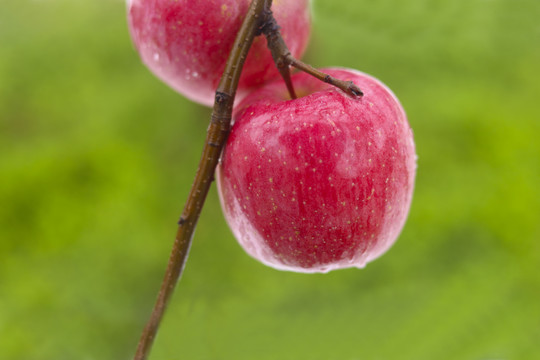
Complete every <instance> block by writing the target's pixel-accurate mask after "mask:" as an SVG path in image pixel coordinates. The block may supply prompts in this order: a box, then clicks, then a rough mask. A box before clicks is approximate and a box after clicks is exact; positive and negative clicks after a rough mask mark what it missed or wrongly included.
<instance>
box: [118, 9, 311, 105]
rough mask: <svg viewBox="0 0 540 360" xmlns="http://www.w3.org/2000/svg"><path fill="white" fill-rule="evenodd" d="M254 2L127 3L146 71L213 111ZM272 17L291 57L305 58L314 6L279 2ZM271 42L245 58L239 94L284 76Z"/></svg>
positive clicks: (260, 40)
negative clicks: (220, 81)
mask: <svg viewBox="0 0 540 360" xmlns="http://www.w3.org/2000/svg"><path fill="white" fill-rule="evenodd" d="M249 3H250V0H219V1H216V0H197V1H195V0H127V5H128V26H129V30H130V33H131V37H132V39H133V42H134V44H135V46H136V48H137V50H138V52H139V54H140V56H141V59H142V61H143V62H144V63H145V64H146V66H147V67H148V68H149V69H150V70H151V71H152V72H153V73H154V74H155V75H156V76H157V77H158V78H160V79H161V80H162V81H164V82H165V83H166V84H168V85H169V86H170V87H172V88H173V89H175V90H176V91H178V92H179V93H181V94H183V95H184V96H186V97H187V98H189V99H191V100H193V101H196V102H198V103H201V104H203V105H208V106H212V104H213V103H214V96H215V91H216V88H217V85H218V83H219V80H220V78H221V75H222V73H223V70H224V68H225V63H226V61H227V58H228V56H229V52H230V51H231V48H232V46H233V43H234V40H235V37H236V33H237V32H238V30H239V29H240V26H241V24H242V21H243V19H244V17H245V15H246V13H247V9H248V7H249ZM272 11H273V13H274V16H275V18H276V20H277V21H278V23H279V25H280V26H281V34H282V36H283V38H284V40H285V42H286V43H287V45H288V47H289V49H290V51H291V54H293V55H294V56H295V57H296V58H300V57H301V56H302V54H303V53H304V50H305V49H306V46H307V43H308V40H309V32H310V25H311V24H310V21H311V20H310V8H309V0H274V2H273V5H272ZM266 46H267V45H266V39H265V38H264V37H263V36H259V37H257V38H256V39H255V41H254V42H253V45H252V48H251V50H250V52H249V54H248V57H247V58H246V63H245V65H244V68H243V72H242V76H241V78H240V82H239V85H238V90H237V94H236V98H237V100H240V99H241V98H242V97H243V96H245V95H246V94H247V93H248V92H249V91H251V90H252V89H254V88H256V87H259V86H261V85H262V84H263V83H264V82H266V81H268V80H269V79H272V78H274V77H276V76H279V73H278V71H277V69H276V66H275V65H274V62H273V59H272V56H271V54H270V51H269V50H268V49H267V48H266Z"/></svg>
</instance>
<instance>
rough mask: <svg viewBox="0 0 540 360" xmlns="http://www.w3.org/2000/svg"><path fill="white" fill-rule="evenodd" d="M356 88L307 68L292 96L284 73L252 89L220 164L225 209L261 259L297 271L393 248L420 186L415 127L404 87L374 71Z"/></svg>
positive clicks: (344, 75)
mask: <svg viewBox="0 0 540 360" xmlns="http://www.w3.org/2000/svg"><path fill="white" fill-rule="evenodd" d="M322 71H324V72H326V73H328V74H330V75H332V76H334V77H336V78H338V79H342V80H352V81H353V82H354V83H355V84H356V85H358V86H359V87H360V89H362V91H363V92H364V96H363V97H356V98H354V97H351V96H349V95H346V94H345V93H344V92H343V91H341V90H339V89H337V88H334V87H332V86H330V85H328V84H326V83H323V82H321V81H319V80H317V79H315V78H313V77H311V76H309V75H307V74H305V73H299V74H295V75H294V76H293V79H292V80H293V83H294V85H295V87H296V89H297V92H298V94H302V95H303V96H302V97H300V98H298V99H295V100H289V98H288V94H287V90H286V88H285V85H284V84H283V82H282V81H275V82H273V83H269V84H267V85H265V86H264V87H263V88H261V89H259V90H257V91H255V92H253V93H252V94H250V95H248V96H247V97H246V98H245V99H244V101H243V102H242V103H241V104H239V106H238V107H237V108H236V109H235V114H234V121H235V122H234V125H233V127H232V129H231V133H230V136H229V138H228V140H227V144H226V146H225V149H224V152H223V154H222V158H221V161H220V164H219V165H218V168H217V176H216V179H217V184H218V192H219V196H220V200H221V205H222V208H223V211H224V214H225V218H226V220H227V222H228V224H229V226H230V228H231V229H232V232H233V234H234V235H235V237H236V239H237V240H238V242H239V243H240V245H241V246H242V247H243V248H244V249H245V251H246V252H247V253H248V254H250V255H251V256H252V257H254V258H255V259H258V260H260V261H261V262H263V263H264V264H266V265H269V266H271V267H274V268H277V269H281V270H290V271H297V272H306V273H310V272H328V271H330V270H334V269H341V268H348V267H359V268H361V267H364V266H365V264H366V263H367V262H369V261H371V260H373V259H375V258H377V257H378V256H380V255H381V254H383V253H384V252H385V251H387V250H388V248H389V247H390V246H391V245H392V244H393V243H394V242H395V240H396V238H397V237H398V235H399V233H400V232H401V229H402V228H403V226H404V223H405V220H406V217H407V214H408V211H409V207H410V205H411V199H412V194H413V187H414V179H415V172H416V155H415V145H414V141H413V134H412V131H411V128H410V126H409V123H408V122H407V118H406V116H405V112H404V110H403V108H402V106H401V105H400V103H399V101H398V100H397V98H396V97H395V96H394V94H393V93H392V92H391V91H390V90H389V89H388V88H387V87H386V86H385V85H383V84H382V83H381V82H380V81H378V80H377V79H375V78H373V77H371V76H369V75H366V74H364V73H361V72H358V71H355V70H350V69H339V68H330V69H323V70H322Z"/></svg>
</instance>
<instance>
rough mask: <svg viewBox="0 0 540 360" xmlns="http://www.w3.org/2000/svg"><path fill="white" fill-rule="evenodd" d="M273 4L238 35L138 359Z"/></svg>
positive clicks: (256, 8) (265, 0) (263, 0)
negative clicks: (249, 57) (246, 63)
mask: <svg viewBox="0 0 540 360" xmlns="http://www.w3.org/2000/svg"><path fill="white" fill-rule="evenodd" d="M271 3H272V0H252V2H251V5H250V7H249V10H248V13H247V15H246V17H245V19H244V22H243V23H242V27H241V28H240V31H239V32H238V34H237V36H236V40H235V43H234V45H233V49H232V51H231V54H230V55H229V59H228V61H227V65H226V67H225V71H224V73H223V76H222V78H221V82H220V83H219V86H218V88H217V91H216V98H215V102H214V108H213V111H212V119H211V121H210V126H209V127H208V132H207V135H206V143H205V146H204V148H203V152H202V156H201V160H200V163H199V168H198V169H197V174H196V175H195V180H194V181H193V185H192V187H191V190H190V193H189V196H188V199H187V202H186V205H185V207H184V211H183V212H182V216H181V217H180V220H179V221H178V232H177V234H176V238H175V241H174V245H173V249H172V252H171V255H170V258H169V263H168V265H167V269H166V271H165V277H164V279H163V283H162V284H161V288H160V290H159V294H158V298H157V300H156V303H155V305H154V309H153V311H152V314H151V316H150V319H149V321H148V323H147V324H146V327H145V328H144V330H143V333H142V335H141V338H140V340H139V344H138V347H137V352H136V354H135V357H134V360H145V359H147V357H148V354H149V352H150V348H151V347H152V343H153V341H154V338H155V336H156V333H157V330H158V327H159V324H160V322H161V319H162V317H163V314H164V312H165V309H166V307H167V304H168V302H169V299H170V298H171V295H172V293H173V290H174V287H175V285H176V283H177V282H178V279H179V278H180V275H181V274H182V270H183V268H184V265H185V262H186V259H187V255H188V252H189V248H190V246H191V239H192V237H193V232H194V230H195V226H196V224H197V221H198V219H199V216H200V214H201V210H202V206H203V204H204V201H205V199H206V195H207V194H208V190H209V189H210V185H211V183H212V181H213V178H214V172H215V169H216V166H217V163H218V160H219V156H220V154H221V150H222V149H223V146H224V145H225V141H226V140H227V136H228V134H229V131H230V124H231V116H232V107H233V103H234V97H235V94H236V89H237V87H238V80H239V78H240V74H241V72H242V68H243V66H244V61H245V59H246V56H247V53H248V51H249V49H250V47H251V44H252V42H253V39H254V37H255V36H256V35H257V33H258V29H259V28H260V22H261V19H262V16H261V14H262V13H263V10H264V9H265V8H266V9H269V8H270V6H271Z"/></svg>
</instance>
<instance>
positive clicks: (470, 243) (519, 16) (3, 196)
mask: <svg viewBox="0 0 540 360" xmlns="http://www.w3.org/2000/svg"><path fill="white" fill-rule="evenodd" d="M313 7H314V13H315V21H314V26H313V36H312V42H311V45H310V49H309V52H308V54H307V60H308V61H309V62H311V63H312V64H314V65H316V66H329V65H340V66H347V67H353V68H358V69H360V70H363V71H365V72H368V73H371V74H373V75H375V76H376V77H378V78H380V79H382V80H383V81H384V82H385V83H387V84H388V85H389V86H390V87H391V88H392V89H393V90H394V91H395V93H396V94H397V95H398V96H399V98H400V99H401V101H402V103H403V104H404V107H405V109H406V110H407V112H408V115H409V120H410V123H411V125H412V127H413V129H414V132H415V138H416V143H417V151H418V155H419V161H418V165H419V168H418V177H417V183H416V193H415V198H414V201H413V206H412V209H411V213H410V216H409V221H408V223H407V225H406V227H405V229H404V231H403V233H402V235H401V237H400V239H399V241H398V242H397V243H396V245H395V246H394V247H393V248H392V250H391V251H390V252H389V253H387V254H386V255H385V256H383V257H382V258H380V259H378V260H377V261H375V262H373V263H371V264H369V265H368V266H367V268H365V269H363V270H353V269H351V270H342V271H336V272H333V273H330V274H326V275H304V274H295V273H288V272H280V271H276V270H273V269H270V268H267V267H265V266H263V265H261V264H259V263H257V262H256V261H255V260H253V259H251V258H250V257H248V256H247V255H246V254H245V253H244V252H243V250H242V249H241V248H240V247H239V246H238V245H237V243H236V241H235V240H234V239H233V237H232V235H231V233H230V231H229V230H228V229H227V227H226V224H225V222H224V219H223V217H222V214H221V210H220V207H219V203H218V199H217V196H216V193H215V189H212V191H211V194H210V196H209V199H208V202H207V205H206V207H205V209H204V211H203V214H202V218H201V221H200V223H199V227H198V229H197V232H196V234H195V239H194V242H193V247H192V249H191V256H190V258H189V261H188V263H187V267H186V272H185V273H184V276H183V279H182V281H181V283H180V284H179V286H178V288H177V291H176V293H175V296H174V298H173V299H172V303H171V306H170V308H169V311H168V313H167V314H166V318H165V320H164V323H163V325H162V327H161V330H160V333H159V336H158V338H157V340H156V342H155V346H154V350H153V353H152V356H151V359H163V360H174V359H201V360H202V359H260V360H273V359H282V360H297V359H310V360H379V359H387V360H398V359H399V360H408V359H411V360H413V359H414V360H422V359H426V360H428V359H429V360H432V359H460V360H462V359H479V360H480V359H481V360H509V359H515V360H518V359H540V347H539V345H538V341H539V339H540V269H539V265H540V245H539V240H540V225H539V223H540V140H539V135H540V100H539V97H540V25H539V24H540V23H539V19H540V2H539V1H538V0H453V1H442V0H400V1H398V0H380V1H375V2H374V1H367V0H355V1H336V0H316V1H315V2H314V5H313ZM209 114H210V112H209V110H208V109H206V108H203V107H201V106H198V105H195V104H192V103H190V102H189V101H187V100H185V99H184V98H182V97H181V96H179V95H177V94H176V93H174V92H173V91H171V90H169V89H168V88H167V87H166V86H165V85H163V84H162V83H161V82H160V81H158V80H157V79H156V78H154V77H153V76H152V75H151V74H150V73H149V72H148V71H147V70H146V69H145V68H144V67H143V66H142V64H141V62H140V60H139V58H138V55H137V54H136V53H135V51H134V50H133V47H132V45H131V41H130V39H129V36H128V32H127V26H126V20H125V3H124V2H123V1H121V0H115V1H112V0H93V1H90V0H87V1H69V0H42V1H37V0H33V1H30V0H2V1H1V2H0V359H2V360H19V359H20V360H34V359H36V360H37V359H51V360H63V359H82V360H87V359H88V360H90V359H99V360H101V359H129V358H130V357H131V356H132V354H133V352H134V349H135V346H136V343H137V340H138V337H139V334H140V331H141V329H142V327H143V325H144V323H145V321H146V319H147V318H148V315H149V312H150V309H151V307H152V305H153V302H154V299H155V296H156V293H157V290H158V288H159V284H160V282H161V279H162V275H163V272H164V268H165V265H166V262H167V258H168V254H169V251H170V248H171V246H172V240H173V237H174V234H175V232H176V225H175V224H176V220H177V218H178V216H179V214H180V211H181V209H182V207H183V202H184V200H185V198H186V195H187V192H188V189H189V186H190V185H191V181H192V178H193V174H194V171H195V169H196V166H197V163H198V160H199V152H200V149H201V147H202V143H203V138H204V135H205V131H206V126H207V122H208V119H209Z"/></svg>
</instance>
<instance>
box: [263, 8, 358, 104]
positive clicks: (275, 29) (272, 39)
mask: <svg viewBox="0 0 540 360" xmlns="http://www.w3.org/2000/svg"><path fill="white" fill-rule="evenodd" d="M264 17H265V19H264V22H263V25H262V26H261V32H262V33H263V34H264V36H266V41H267V42H268V48H269V49H270V52H271V53H272V57H273V58H274V62H275V64H276V66H277V68H278V69H279V71H280V73H281V75H282V77H283V80H284V81H285V84H286V85H287V89H289V93H290V94H291V98H293V99H294V98H296V95H295V94H294V89H293V85H292V83H291V79H290V72H289V66H293V67H295V68H297V69H299V70H301V71H304V72H306V73H308V74H310V75H312V76H314V77H316V78H317V79H319V80H321V81H324V82H326V83H328V84H330V85H333V86H335V87H337V88H339V89H341V90H343V91H344V92H346V93H347V94H349V95H351V96H363V95H364V93H363V92H362V90H360V88H359V87H358V86H357V85H355V84H354V83H353V82H352V81H344V80H340V79H336V78H335V77H333V76H330V75H328V74H325V73H323V72H322V71H319V70H317V69H315V68H314V67H313V66H311V65H308V64H306V63H304V62H302V61H300V60H298V59H296V58H295V57H294V56H292V54H291V52H290V51H289V48H288V47H287V44H285V41H284V40H283V38H282V37H281V33H280V32H279V26H278V24H277V22H276V19H275V18H274V15H273V14H272V12H271V11H269V10H267V11H265V12H264Z"/></svg>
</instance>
